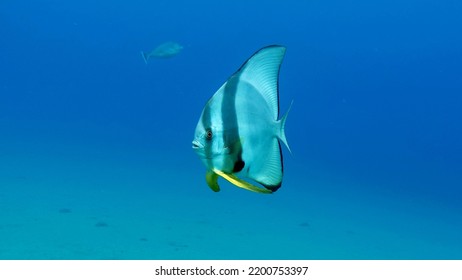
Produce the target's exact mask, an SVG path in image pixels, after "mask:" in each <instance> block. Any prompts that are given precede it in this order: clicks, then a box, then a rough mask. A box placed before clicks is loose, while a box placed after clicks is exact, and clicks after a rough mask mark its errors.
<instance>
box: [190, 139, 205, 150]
mask: <svg viewBox="0 0 462 280" xmlns="http://www.w3.org/2000/svg"><path fill="white" fill-rule="evenodd" d="M192 148H193V149H194V150H198V149H202V148H204V146H203V145H202V144H201V143H200V142H199V141H197V140H194V141H192Z"/></svg>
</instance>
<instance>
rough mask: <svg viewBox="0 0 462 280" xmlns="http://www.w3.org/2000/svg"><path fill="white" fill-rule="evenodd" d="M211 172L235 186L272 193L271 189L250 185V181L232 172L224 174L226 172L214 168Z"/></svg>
mask: <svg viewBox="0 0 462 280" xmlns="http://www.w3.org/2000/svg"><path fill="white" fill-rule="evenodd" d="M212 172H214V173H216V174H218V175H220V176H221V177H223V178H225V179H226V180H228V181H229V182H230V183H232V184H233V185H235V186H237V187H239V188H243V189H246V190H249V191H252V192H256V193H264V194H269V193H273V192H272V191H270V190H268V189H264V188H259V187H256V186H254V185H252V184H250V183H248V182H246V181H243V180H241V179H239V178H238V177H236V176H235V175H233V174H226V173H223V172H222V171H220V170H216V169H214V170H213V171H212ZM209 186H210V184H209ZM217 186H218V184H217ZM212 189H213V188H212Z"/></svg>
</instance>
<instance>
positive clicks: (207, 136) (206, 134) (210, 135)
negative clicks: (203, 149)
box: [205, 129, 212, 140]
mask: <svg viewBox="0 0 462 280" xmlns="http://www.w3.org/2000/svg"><path fill="white" fill-rule="evenodd" d="M205 138H206V139H207V140H211V139H212V130H210V129H207V130H206V131H205Z"/></svg>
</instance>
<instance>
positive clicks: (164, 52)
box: [141, 42, 183, 64]
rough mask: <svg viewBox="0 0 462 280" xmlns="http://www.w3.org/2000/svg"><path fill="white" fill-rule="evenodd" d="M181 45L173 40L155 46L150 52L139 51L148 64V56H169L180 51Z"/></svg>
mask: <svg viewBox="0 0 462 280" xmlns="http://www.w3.org/2000/svg"><path fill="white" fill-rule="evenodd" d="M182 49H183V46H182V45H180V44H178V43H175V42H165V43H163V44H161V45H159V46H157V47H156V48H155V49H154V50H152V51H150V52H143V51H142V52H141V55H142V56H143V59H144V62H145V63H146V64H148V60H149V59H150V58H153V57H156V58H170V57H173V56H175V55H177V54H178V53H180V52H181V50H182Z"/></svg>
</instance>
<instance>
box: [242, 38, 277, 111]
mask: <svg viewBox="0 0 462 280" xmlns="http://www.w3.org/2000/svg"><path fill="white" fill-rule="evenodd" d="M285 52H286V48H285V47H284V46H279V45H271V46H267V47H264V48H262V49H260V50H258V51H257V52H256V53H254V54H253V55H252V56H251V57H250V58H249V59H248V60H247V61H246V62H245V63H244V64H243V65H242V66H241V68H239V70H238V71H237V72H236V74H235V75H238V76H239V80H241V81H245V82H247V83H249V84H251V85H252V86H254V87H255V88H256V89H257V90H258V92H259V93H260V94H261V95H262V96H263V98H264V99H265V100H266V102H267V103H268V106H269V107H270V109H271V112H272V114H273V119H274V120H277V119H278V116H279V91H278V78H279V68H280V67H281V63H282V59H283V58H284V54H285Z"/></svg>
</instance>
